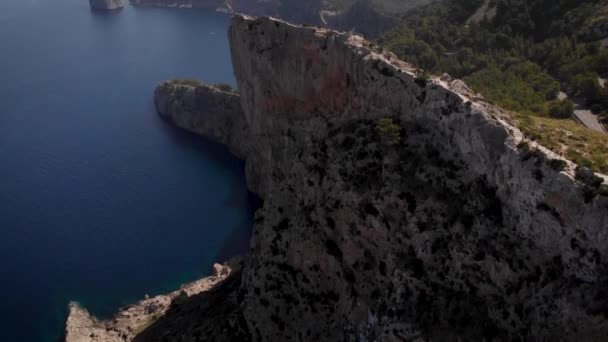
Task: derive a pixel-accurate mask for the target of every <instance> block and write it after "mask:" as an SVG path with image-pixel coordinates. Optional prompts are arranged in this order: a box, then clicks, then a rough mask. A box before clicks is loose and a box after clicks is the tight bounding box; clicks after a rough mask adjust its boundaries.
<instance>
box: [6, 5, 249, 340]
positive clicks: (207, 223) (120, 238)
mask: <svg viewBox="0 0 608 342" xmlns="http://www.w3.org/2000/svg"><path fill="white" fill-rule="evenodd" d="M227 26H228V18H227V17H225V16H223V15H221V14H217V13H214V12H204V11H181V10H162V9H151V8H133V7H126V8H125V9H124V10H123V11H121V12H118V13H111V14H99V13H93V12H91V11H90V10H89V7H88V1H86V0H53V1H47V0H19V1H0V309H2V310H0V332H1V337H0V340H1V341H3V342H29V341H36V342H37V341H43V342H46V341H53V340H54V339H56V338H57V337H58V336H59V335H60V334H61V332H62V330H63V321H64V319H65V314H66V304H67V303H68V301H69V300H78V301H80V302H81V303H83V304H84V305H85V306H86V307H87V308H89V309H90V310H91V311H92V312H94V313H95V314H98V315H102V316H107V315H109V314H111V313H112V312H113V311H114V310H116V309H117V308H118V307H119V306H120V305H122V304H125V303H129V302H132V301H134V300H137V299H141V298H143V296H144V295H145V294H150V295H153V294H157V293H161V292H165V291H168V290H171V289H174V288H176V287H177V286H178V285H179V284H181V283H183V282H186V281H189V280H193V279H196V278H198V277H200V276H202V275H205V274H208V273H209V270H210V266H211V264H212V263H213V262H214V261H216V260H222V259H225V258H226V257H228V256H230V255H231V254H236V253H239V252H243V251H245V250H246V248H247V247H246V246H247V244H248V239H249V229H250V228H249V227H250V222H251V216H252V214H251V212H252V209H251V208H250V203H251V202H250V201H249V199H248V194H247V192H246V190H245V180H244V174H243V165H242V164H241V163H240V162H239V161H237V160H235V159H234V158H232V157H231V156H230V155H229V154H228V152H227V151H226V150H225V149H223V148H221V147H218V146H215V145H212V144H209V143H206V142H204V141H202V140H200V139H197V138H196V137H193V136H191V135H188V134H185V133H183V132H180V131H178V130H176V129H174V128H173V127H171V126H169V125H167V124H166V123H164V122H162V121H161V120H160V119H159V118H158V117H157V116H156V114H155V112H154V108H153V104H152V101H151V96H152V92H153V89H154V86H155V85H156V84H157V83H158V82H160V81H161V80H164V79H168V78H176V77H194V78H200V79H203V80H206V81H209V82H228V83H231V84H234V79H233V75H232V68H231V65H230V57H229V49H228V43H227V39H226V34H225V32H226V29H227Z"/></svg>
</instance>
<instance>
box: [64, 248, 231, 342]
mask: <svg viewBox="0 0 608 342" xmlns="http://www.w3.org/2000/svg"><path fill="white" fill-rule="evenodd" d="M213 268H214V273H213V276H210V277H207V278H203V279H201V280H198V281H195V282H192V283H190V284H186V285H184V286H182V288H181V289H180V290H178V291H175V292H172V293H169V294H167V295H159V296H156V297H152V298H147V296H146V299H144V300H142V301H140V302H138V303H136V304H133V305H129V306H127V307H125V308H123V309H121V310H120V312H119V313H118V314H116V315H115V316H114V318H113V319H112V320H109V321H100V320H98V319H96V318H95V317H93V316H92V315H91V314H90V313H89V312H88V311H87V310H86V309H84V308H83V307H81V306H80V305H79V304H78V303H75V302H73V303H70V305H69V316H68V319H67V321H66V328H65V341H66V342H125V341H133V340H134V339H136V336H138V335H142V336H143V332H144V331H150V330H153V329H154V328H156V327H157V326H158V325H163V324H165V323H164V322H165V320H168V319H171V318H172V317H173V316H175V313H174V312H175V311H180V310H185V309H186V308H189V307H190V306H191V305H192V303H193V302H198V301H200V300H201V299H203V300H204V301H208V300H209V297H213V296H216V295H217V293H218V292H225V290H226V288H227V287H228V288H229V289H230V291H229V292H232V290H233V289H232V288H230V285H229V284H230V283H234V282H235V280H236V281H237V283H238V279H240V274H239V268H240V261H239V260H237V259H235V260H233V261H232V262H231V263H230V266H228V265H220V264H215V265H214V267H213ZM227 304H228V303H226V305H227ZM178 316H179V317H180V318H182V319H184V316H182V315H178ZM217 318H218V319H219V318H221V316H218V317H217ZM192 320H194V321H195V322H196V321H198V318H197V317H196V315H192V316H190V320H189V321H188V322H189V323H190V325H192V326H200V324H193V322H192ZM184 321H186V320H184ZM165 330H167V329H165ZM167 336H169V335H167ZM137 338H142V337H141V336H140V337H137Z"/></svg>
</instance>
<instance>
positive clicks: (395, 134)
mask: <svg viewBox="0 0 608 342" xmlns="http://www.w3.org/2000/svg"><path fill="white" fill-rule="evenodd" d="M376 132H378V135H379V136H380V139H381V140H382V142H383V143H384V144H386V145H394V144H398V143H399V141H400V140H401V127H400V126H399V125H397V124H395V123H394V122H393V119H391V118H382V119H380V121H378V125H376Z"/></svg>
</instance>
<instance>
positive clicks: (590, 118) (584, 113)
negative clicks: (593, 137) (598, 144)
mask: <svg viewBox="0 0 608 342" xmlns="http://www.w3.org/2000/svg"><path fill="white" fill-rule="evenodd" d="M574 116H575V117H576V118H577V119H578V120H579V121H580V122H582V123H583V125H585V126H587V127H588V128H591V129H592V130H594V131H598V132H602V133H606V130H605V129H604V126H602V124H600V122H599V121H598V119H597V115H595V114H593V113H591V111H590V110H588V109H575V110H574Z"/></svg>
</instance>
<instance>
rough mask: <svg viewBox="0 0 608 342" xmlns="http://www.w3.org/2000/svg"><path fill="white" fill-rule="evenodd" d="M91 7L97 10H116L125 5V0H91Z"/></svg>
mask: <svg viewBox="0 0 608 342" xmlns="http://www.w3.org/2000/svg"><path fill="white" fill-rule="evenodd" d="M89 3H90V4H91V8H93V9H95V10H104V11H108V10H116V9H119V8H122V7H124V0H89Z"/></svg>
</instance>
